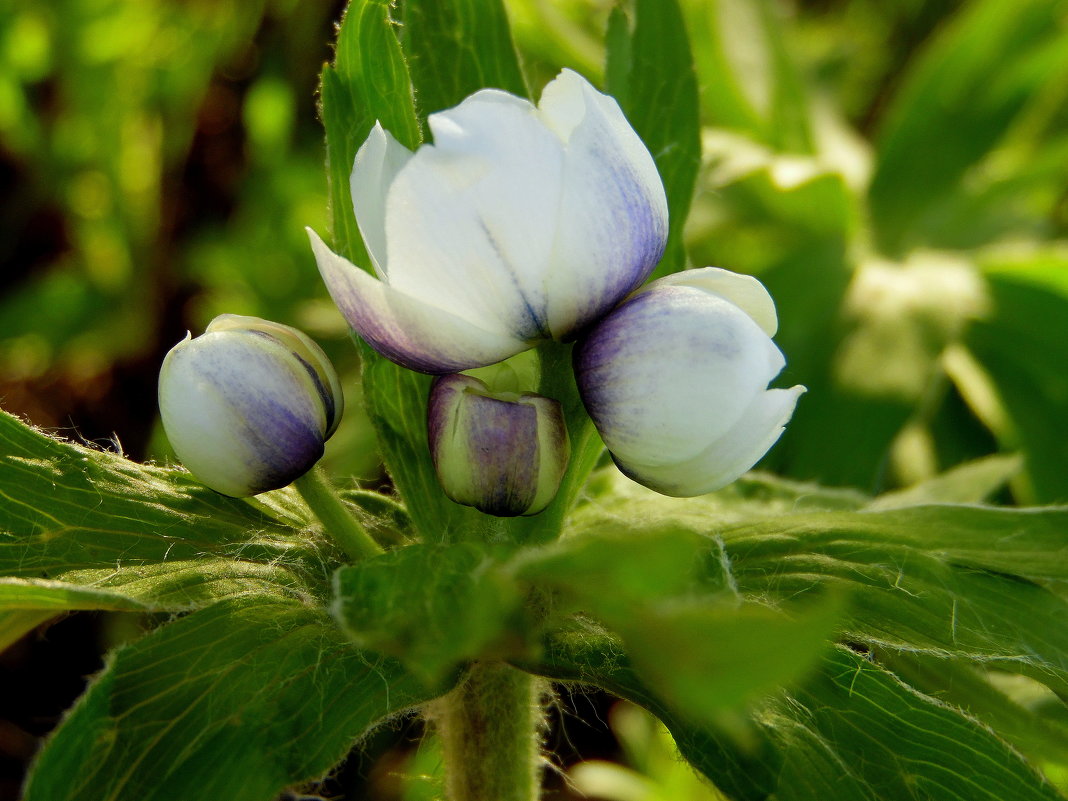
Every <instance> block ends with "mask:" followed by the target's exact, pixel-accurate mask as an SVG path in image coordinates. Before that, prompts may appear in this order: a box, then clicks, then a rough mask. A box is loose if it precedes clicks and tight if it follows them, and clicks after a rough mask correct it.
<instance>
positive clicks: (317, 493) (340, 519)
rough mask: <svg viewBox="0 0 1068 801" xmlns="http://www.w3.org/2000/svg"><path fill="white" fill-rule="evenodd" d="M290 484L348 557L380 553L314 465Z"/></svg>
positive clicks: (358, 558)
mask: <svg viewBox="0 0 1068 801" xmlns="http://www.w3.org/2000/svg"><path fill="white" fill-rule="evenodd" d="M293 486H295V487H296V488H297V492H299V493H300V496H301V497H302V498H303V499H304V502H305V503H306V504H308V507H309V508H310V509H311V510H312V512H314V513H315V516H316V517H318V518H319V521H320V522H321V523H322V524H323V528H324V529H325V530H326V533H327V535H328V536H330V537H332V538H333V540H334V542H336V543H337V544H338V546H339V547H340V548H341V550H343V551H344V552H345V554H346V556H348V557H349V559H351V560H352V561H354V562H359V561H361V560H363V559H368V558H370V557H372V556H377V555H378V554H380V553H382V552H383V551H382V547H381V546H380V545H379V544H378V543H377V542H375V541H374V540H373V539H371V535H370V534H368V533H367V531H366V530H365V529H364V527H363V526H361V525H360V524H359V522H358V521H357V520H356V518H354V517H353V516H352V514H351V513H350V512H349V510H348V509H346V508H345V504H343V503H342V502H341V499H340V498H339V497H338V496H337V492H335V490H334V487H333V485H332V484H331V483H330V481H329V480H328V479H327V478H326V476H325V475H324V474H323V471H322V469H321V468H320V467H319V466H318V465H316V466H315V467H313V468H312V469H311V470H309V471H308V472H307V473H305V474H304V475H302V476H301V477H300V478H298V479H297V480H296V481H294V482H293Z"/></svg>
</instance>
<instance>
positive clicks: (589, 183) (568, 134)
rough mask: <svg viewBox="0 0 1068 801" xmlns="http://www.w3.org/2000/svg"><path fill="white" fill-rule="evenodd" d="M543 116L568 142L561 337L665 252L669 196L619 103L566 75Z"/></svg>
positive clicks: (560, 237)
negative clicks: (665, 192)
mask: <svg viewBox="0 0 1068 801" xmlns="http://www.w3.org/2000/svg"><path fill="white" fill-rule="evenodd" d="M538 115H539V117H540V118H541V119H542V121H543V122H544V123H545V124H546V125H547V126H549V127H550V128H551V129H552V130H553V131H554V132H555V133H556V135H557V136H559V137H560V138H561V141H563V142H564V144H565V156H564V166H563V185H562V191H561V195H560V206H559V221H558V228H557V231H556V239H555V241H554V242H553V252H552V259H551V261H550V266H549V275H548V292H549V305H548V322H549V328H550V330H551V332H552V335H553V337H554V338H556V339H563V338H566V337H568V336H569V335H570V334H572V333H574V332H577V331H578V330H580V329H582V328H584V327H585V326H586V325H588V324H589V323H591V322H593V321H595V320H597V319H599V318H600V317H602V316H603V315H604V314H605V313H607V312H608V311H609V310H610V309H611V308H613V307H614V306H615V305H616V304H617V303H619V301H620V300H621V299H622V298H624V297H625V296H626V295H627V294H628V293H630V292H631V291H632V290H633V289H634V288H635V287H637V286H639V285H640V284H641V283H642V281H644V280H645V279H646V278H647V277H648V276H649V273H651V272H652V271H653V269H654V268H655V267H656V264H657V262H658V261H660V257H661V256H662V255H663V252H664V245H665V243H666V241H667V232H668V208H667V198H666V196H665V195H664V186H663V182H662V181H661V180H660V174H659V173H658V172H657V169H656V164H655V163H654V162H653V158H652V156H650V155H649V151H648V150H647V149H646V147H645V145H644V144H643V143H642V141H641V139H640V138H639V137H638V135H637V134H636V133H635V132H634V130H633V129H632V128H631V127H630V124H629V123H628V122H627V120H626V117H624V116H623V112H622V111H621V110H620V108H619V104H618V103H616V101H615V100H614V99H613V98H611V97H609V96H608V95H604V94H601V93H600V92H598V91H597V90H596V89H594V88H593V87H592V86H591V85H590V84H589V83H588V82H587V81H586V80H585V79H584V78H582V77H581V76H580V75H578V74H577V73H575V72H572V71H571V70H564V71H563V72H561V73H560V75H558V76H557V78H556V79H555V80H553V81H552V82H551V83H549V84H548V85H547V86H546V87H545V90H544V91H543V93H542V96H541V102H540V104H539V107H538Z"/></svg>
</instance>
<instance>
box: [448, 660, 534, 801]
mask: <svg viewBox="0 0 1068 801" xmlns="http://www.w3.org/2000/svg"><path fill="white" fill-rule="evenodd" d="M543 689H544V687H543V682H542V681H541V680H540V679H537V678H535V677H534V676H531V675H530V674H529V673H525V672H523V671H521V670H518V669H517V668H513V667H511V666H509V665H506V664H504V663H501V662H476V663H475V664H474V665H472V667H471V670H470V672H469V673H468V674H467V676H466V677H465V679H464V681H463V682H462V683H461V684H460V685H459V686H457V687H456V688H455V689H454V690H453V691H452V692H450V693H449V694H448V695H446V696H444V697H442V698H440V699H438V700H437V701H436V702H435V703H434V706H433V707H432V709H431V715H432V717H433V719H434V723H435V724H436V726H437V731H438V735H439V736H440V737H441V742H442V748H443V752H444V758H445V798H446V799H447V801H488V800H489V799H492V801H538V798H539V797H540V795H541V793H540V785H541V781H540V778H541V777H540V772H541V771H540V766H541V753H540V751H541V736H542V724H543V721H544V716H545V713H544V705H543V703H542V690H543Z"/></svg>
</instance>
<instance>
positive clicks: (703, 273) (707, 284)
mask: <svg viewBox="0 0 1068 801" xmlns="http://www.w3.org/2000/svg"><path fill="white" fill-rule="evenodd" d="M654 286H693V287H699V288H700V289H703V290H705V291H706V292H711V293H713V294H715V295H719V296H720V297H721V298H723V299H724V300H728V301H730V302H731V303H733V304H734V305H735V306H737V307H738V308H740V309H741V310H742V311H744V312H745V313H746V314H748V315H749V316H750V317H752V318H753V320H754V322H756V324H757V325H759V326H760V327H761V328H762V329H763V330H764V333H765V334H767V335H768V336H769V337H773V336H775V332H776V331H777V330H778V328H779V320H778V316H777V315H776V313H775V301H773V300H772V299H771V295H770V294H768V290H767V289H766V288H765V287H764V285H763V284H762V283H760V281H758V280H757V279H756V278H754V277H753V276H751V275H742V274H741V273H732V272H731V271H730V270H721V269H720V268H719V267H701V268H699V269H696V270H683V271H682V272H678V273H672V274H671V275H667V276H664V277H663V278H658V279H657V280H656V281H654V282H653V283H652V284H650V285H649V286H647V287H645V288H644V289H642V291H643V292H648V291H649V289H650V288H652V287H654Z"/></svg>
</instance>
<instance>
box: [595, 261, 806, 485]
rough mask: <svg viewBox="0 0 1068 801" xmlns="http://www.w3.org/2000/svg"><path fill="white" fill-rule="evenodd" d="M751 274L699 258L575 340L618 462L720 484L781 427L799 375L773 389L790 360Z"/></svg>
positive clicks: (656, 476)
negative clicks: (700, 263) (700, 262)
mask: <svg viewBox="0 0 1068 801" xmlns="http://www.w3.org/2000/svg"><path fill="white" fill-rule="evenodd" d="M777 326H778V323H777V320H776V315H775V304H774V303H773V301H772V299H771V296H770V295H768V292H767V290H766V289H765V288H764V286H763V284H761V283H760V282H759V281H757V280H756V279H755V278H752V277H750V276H745V275H738V274H736V273H731V272H728V271H727V270H720V269H716V268H713V267H705V268H703V269H699V270H687V271H685V272H681V273H676V274H674V275H670V276H667V277H666V278H662V279H660V280H658V281H654V282H653V283H651V284H649V286H647V287H645V288H643V289H642V290H640V291H639V292H636V293H635V294H634V295H633V296H632V297H630V298H629V299H628V300H626V301H625V302H624V303H623V304H622V305H621V306H620V307H619V308H618V309H616V310H615V311H613V312H612V313H611V314H609V315H608V316H607V317H605V318H604V319H603V320H602V321H601V322H600V323H598V324H597V325H596V326H595V327H594V328H593V329H592V330H591V331H590V332H589V334H588V335H587V336H586V338H585V339H583V340H582V341H581V342H579V344H578V345H577V346H576V348H575V351H574V366H575V378H576V381H577V383H578V388H579V392H580V394H581V396H582V400H583V403H584V404H585V405H586V410H587V411H588V412H589V415H590V417H591V418H592V419H593V422H594V424H595V425H596V426H597V430H598V431H599V432H600V434H601V438H602V439H603V440H604V443H605V445H606V446H607V447H608V450H609V451H610V452H611V454H612V458H613V459H614V460H615V462H616V464H617V465H618V466H619V468H620V469H621V470H622V471H623V472H624V473H625V474H626V475H628V476H629V477H630V478H632V479H634V480H635V481H637V482H638V483H640V484H644V485H645V486H647V487H649V488H650V489H653V490H656V491H657V492H660V493H663V494H664V495H674V496H692V495H701V494H704V493H706V492H711V491H713V490H716V489H719V488H720V487H723V486H726V485H727V484H729V483H731V482H732V481H734V480H735V479H737V478H738V477H739V476H741V475H742V473H744V472H745V471H747V470H748V469H749V468H751V467H752V466H753V465H754V464H756V462H757V461H758V460H759V459H760V457H762V456H763V455H764V454H765V453H766V452H767V451H768V449H769V448H770V447H771V446H772V445H773V444H774V443H775V441H776V440H777V439H778V438H779V436H780V435H781V434H782V432H783V429H784V426H785V425H786V423H787V421H788V420H789V419H790V417H791V415H792V414H793V411H794V407H795V405H796V404H797V399H798V397H799V396H800V395H801V393H803V392H804V391H805V388H804V387H802V386H795V387H792V388H790V389H768V388H767V387H768V384H769V383H770V382H771V381H772V379H774V378H775V376H777V375H778V374H779V372H780V371H781V370H782V368H783V366H784V365H785V364H786V360H785V359H784V358H783V355H782V352H781V351H780V350H779V349H778V348H777V347H776V346H775V344H774V343H773V342H772V341H771V337H772V336H773V335H774V334H775V331H776V328H777Z"/></svg>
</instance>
